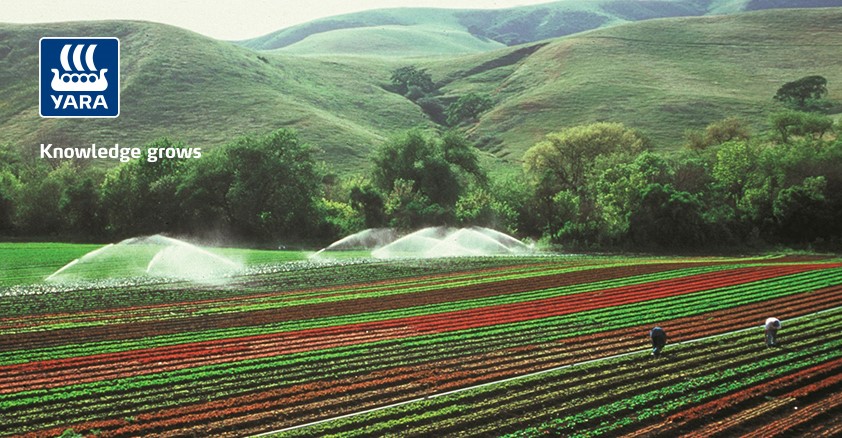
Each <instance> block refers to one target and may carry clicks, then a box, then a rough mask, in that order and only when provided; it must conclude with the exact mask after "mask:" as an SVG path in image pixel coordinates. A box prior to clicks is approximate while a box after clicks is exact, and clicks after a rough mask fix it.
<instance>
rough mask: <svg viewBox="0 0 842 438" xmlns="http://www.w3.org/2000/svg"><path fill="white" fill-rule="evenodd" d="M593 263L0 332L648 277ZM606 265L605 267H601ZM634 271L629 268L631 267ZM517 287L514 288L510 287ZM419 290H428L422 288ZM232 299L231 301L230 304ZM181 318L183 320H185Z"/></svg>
mask: <svg viewBox="0 0 842 438" xmlns="http://www.w3.org/2000/svg"><path fill="white" fill-rule="evenodd" d="M671 267H673V266H672V265H655V266H651V267H649V269H641V268H640V267H634V268H633V269H634V270H643V272H646V271H647V270H649V271H654V272H659V271H665V270H669V269H670V268H671ZM592 269H595V267H592V266H588V267H584V268H567V267H563V268H559V269H546V268H545V269H544V270H543V271H537V272H536V271H534V270H531V271H527V272H526V273H524V272H516V273H514V274H511V273H507V274H504V275H499V274H497V275H492V276H488V277H483V276H480V277H479V278H478V279H466V278H462V276H459V278H456V279H453V280H452V281H448V282H446V283H442V282H441V280H438V279H436V280H432V281H430V280H428V281H427V282H421V283H419V282H417V281H412V282H409V284H403V285H386V286H378V287H374V288H372V287H370V286H364V285H359V287H360V289H359V290H355V289H353V288H351V289H345V288H343V289H341V290H338V291H331V293H328V294H327V295H325V293H324V292H323V291H321V290H320V291H319V292H317V294H318V295H317V296H315V297H313V296H306V295H305V296H304V297H300V296H299V294H296V295H295V296H290V295H288V294H283V293H281V294H274V295H265V294H264V295H260V296H259V297H257V299H258V300H261V301H262V302H257V303H255V302H249V301H248V299H243V300H240V299H237V300H225V301H222V302H220V301H212V302H208V301H204V302H200V303H198V305H196V304H189V305H183V304H179V305H177V306H174V307H171V306H163V307H162V306H158V307H155V308H151V309H150V308H148V307H144V308H140V309H128V310H125V311H124V310H119V309H117V310H112V311H110V312H107V313H102V312H97V313H95V314H93V315H84V314H82V315H79V314H70V315H59V316H57V317H53V319H52V320H51V319H50V317H49V316H47V317H46V318H45V319H44V320H43V321H42V320H41V319H39V320H38V322H37V323H36V324H26V323H25V322H21V321H19V320H10V321H7V324H8V325H7V327H6V328H5V329H4V328H2V327H0V336H2V335H3V334H15V335H17V334H21V333H26V332H28V331H36V330H37V331H39V332H40V331H44V330H60V329H72V328H84V327H99V326H103V325H111V324H126V323H138V322H143V321H154V326H156V327H160V326H161V324H162V323H163V322H168V323H169V325H177V324H179V323H181V324H184V323H187V324H190V323H191V322H192V320H194V319H195V318H197V317H206V316H209V315H212V314H220V313H243V312H255V311H271V312H272V313H273V314H277V312H276V311H278V310H281V309H284V308H289V307H296V306H308V305H318V304H328V305H330V306H331V307H333V308H336V307H338V305H339V304H338V302H342V301H353V300H360V301H363V300H364V299H375V300H382V299H384V298H390V299H391V301H393V302H399V301H401V300H404V299H405V298H404V297H401V296H397V297H393V295H403V294H413V293H419V294H421V293H423V292H436V293H438V294H439V295H440V296H441V297H442V300H452V299H453V294H454V293H453V292H454V290H456V289H459V291H460V295H464V294H466V293H467V294H470V290H469V289H473V290H476V291H485V292H484V294H485V295H486V296H487V295H491V294H494V291H495V290H497V291H499V290H504V291H508V290H510V289H511V287H512V286H513V285H517V284H526V283H525V281H524V280H527V279H529V280H531V281H530V282H529V284H535V285H536V286H538V285H543V286H538V287H539V288H540V287H551V286H559V285H569V284H584V283H590V282H592V281H593V280H594V279H595V277H596V278H599V277H600V276H605V277H606V278H608V279H612V278H614V279H616V278H621V279H623V280H624V281H625V282H626V283H625V284H628V283H629V282H634V281H651V280H647V279H646V278H643V279H638V278H635V277H639V276H634V277H631V276H630V275H629V273H630V271H631V269H632V268H629V267H620V269H619V270H608V269H606V268H604V267H603V268H600V271H601V272H599V273H596V275H594V273H591V272H588V271H590V270H592ZM603 269H605V271H602V270H603ZM714 269H724V268H722V267H719V268H716V267H713V268H710V267H695V268H688V269H687V270H686V271H688V272H682V271H674V273H673V274H672V275H689V274H690V273H694V272H706V271H708V270H714ZM631 272H633V271H631ZM559 274H569V275H559ZM594 287H601V286H600V285H594ZM514 292H516V290H515V291H514ZM422 295H425V296H427V295H429V294H422ZM232 303H233V304H232ZM220 304H221V306H220ZM173 319H178V320H182V321H174V322H171V321H170V320H173ZM184 320H186V321H184Z"/></svg>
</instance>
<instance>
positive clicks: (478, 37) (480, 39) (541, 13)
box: [239, 0, 842, 56]
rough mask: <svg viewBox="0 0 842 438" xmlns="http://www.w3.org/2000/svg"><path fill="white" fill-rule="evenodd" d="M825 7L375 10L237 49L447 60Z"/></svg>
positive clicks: (690, 4) (813, 2)
mask: <svg viewBox="0 0 842 438" xmlns="http://www.w3.org/2000/svg"><path fill="white" fill-rule="evenodd" d="M828 6H842V0H561V1H556V2H552V3H545V4H540V5H532V6H522V7H515V8H506V9H491V10H483V9H429V8H401V9H380V10H374V11H364V12H357V13H353V14H345V15H338V16H334V17H328V18H323V19H319V20H314V21H311V22H308V23H304V24H301V25H297V26H292V27H289V28H286V29H281V30H279V31H277V32H273V33H270V34H268V35H264V36H261V37H258V38H253V39H250V40H246V41H241V42H239V44H242V45H243V46H245V47H249V48H253V49H257V50H273V49H281V48H288V47H289V48H290V49H292V50H293V51H294V52H295V53H308V54H324V53H344V54H370V55H376V54H383V53H384V52H385V53H386V54H390V55H399V56H416V55H418V54H428V53H429V54H441V55H446V54H451V53H466V52H470V51H480V50H488V49H490V48H494V46H493V45H489V43H490V42H496V43H498V44H504V45H517V44H523V43H529V42H534V41H540V40H544V39H549V38H556V37H560V36H565V35H571V34H574V33H578V32H583V31H587V30H592V29H598V28H602V27H608V26H614V25H618V24H624V23H629V22H633V21H640V20H648V19H653V18H666V17H689V16H702V15H712V14H732V13H737V12H743V11H747V10H759V9H769V8H792V7H799V8H808V7H828ZM400 28H404V30H405V32H404V33H399V32H398V29H400ZM428 34H432V35H428ZM418 38H420V41H422V43H421V45H420V47H423V49H420V50H419V47H415V44H414V43H415V40H416V39H418ZM431 42H432V43H434V44H435V45H430V43H431ZM296 46H297V47H296ZM293 47H295V48H294V49H293ZM401 47H403V48H406V49H407V50H404V51H402V50H400V48H401ZM384 48H385V50H384Z"/></svg>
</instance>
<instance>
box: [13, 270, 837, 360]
mask: <svg viewBox="0 0 842 438" xmlns="http://www.w3.org/2000/svg"><path fill="white" fill-rule="evenodd" d="M824 267H825V266H813V265H809V266H801V265H798V266H783V267H765V268H743V270H740V269H736V270H731V271H723V273H722V275H723V276H727V275H737V274H741V275H746V274H747V272H746V270H752V269H753V270H758V272H759V271H762V272H764V273H765V274H763V275H767V276H778V275H785V274H787V273H792V272H797V271H803V270H810V269H821V268H824ZM696 269H704V268H694V269H688V270H679V271H667V272H660V273H655V274H644V275H637V276H632V277H627V278H620V279H614V280H604V281H594V282H592V283H574V284H573V285H571V286H563V287H551V288H549V289H538V290H531V289H534V288H536V287H540V284H535V283H534V282H533V281H529V280H521V283H520V284H519V286H517V287H518V289H516V290H515V291H512V287H513V285H512V284H507V285H505V286H499V285H498V286H499V287H492V286H484V287H479V288H478V289H479V290H480V291H481V293H482V295H483V297H481V298H474V299H470V298H468V295H469V294H468V293H467V292H465V290H464V289H463V290H455V291H446V293H443V294H437V295H436V296H435V297H434V299H433V300H430V298H431V297H430V295H429V294H423V295H422V296H420V297H418V299H415V300H409V301H407V300H382V299H380V300H369V301H365V302H364V303H361V302H358V301H354V304H355V306H354V307H350V308H349V307H348V306H345V307H337V306H326V307H320V308H313V307H306V306H305V307H301V308H297V309H296V308H293V309H289V310H288V311H287V312H274V311H273V312H268V313H267V314H266V318H267V320H261V319H259V318H257V316H256V315H254V314H251V315H248V316H246V315H242V314H231V315H218V318H217V320H216V321H217V322H216V323H215V324H217V325H221V326H223V327H225V326H233V327H231V328H219V329H213V328H211V329H208V330H203V331H200V332H195V331H192V330H195V325H191V322H193V321H194V319H191V320H189V321H162V322H160V323H158V324H133V325H119V326H115V327H107V326H106V327H99V328H97V329H96V331H95V332H91V331H82V332H79V331H73V330H68V331H66V332H65V331H60V332H56V333H52V334H51V336H49V337H45V336H43V335H38V336H37V337H28V336H22V335H17V336H11V337H8V336H7V337H6V338H5V339H4V338H3V337H0V349H5V350H12V351H9V352H4V353H0V364H11V363H20V362H27V361H35V360H49V359H59V358H62V357H74V356H87V355H93V354H100V353H109V352H116V351H124V350H137V349H141V348H151V347H160V346H165V345H175V344H180V343H193V342H200V341H205V340H213V339H219V338H241V337H248V336H259V335H266V334H271V333H279V332H289V331H298V330H307V329H311V328H317V327H325V326H341V325H347V324H356V323H363V322H372V321H382V320H388V319H395V318H400V317H406V316H421V315H427V314H432V313H446V312H455V311H460V310H468V309H476V308H482V307H487V306H496V305H502V304H510V303H518V302H524V301H536V300H540V299H546V298H553V297H559V296H562V295H572V294H577V293H583V292H595V291H600V290H602V289H607V288H618V287H622V286H628V285H640V286H641V287H650V288H653V289H654V288H657V287H658V285H659V283H654V282H656V281H659V280H664V279H670V278H676V277H679V276H680V275H682V274H683V275H691V274H693V273H696ZM693 278H694V277H688V279H687V280H686V281H692V280H693ZM758 278H759V277H758ZM679 280H680V279H679ZM743 281H744V280H743ZM518 290H520V292H518ZM466 298H467V299H466ZM448 300H449V301H448ZM425 301H433V304H425ZM352 309H353V310H352ZM379 309H384V310H379ZM334 315H335V316H334ZM210 318H211V317H210V316H208V315H205V316H204V317H203V318H195V319H199V320H200V321H201V323H202V324H204V325H207V324H209V321H208V320H209V319H210ZM296 318H306V319H297V320H296ZM277 320H281V321H283V322H274V321H277ZM284 320H288V322H286V321H284ZM194 324H195V323H194ZM252 324H259V325H258V326H254V325H252ZM191 329H192V330H191ZM162 332H163V333H168V332H169V333H173V334H159V333H162ZM33 335H36V334H33ZM79 337H82V338H84V339H88V340H89V341H88V342H86V343H85V344H84V345H78V344H77V341H76V339H78V338H79ZM97 337H104V338H106V339H108V338H112V337H116V338H118V339H120V341H116V340H115V341H108V340H106V341H94V340H95V339H97ZM128 338H139V339H128ZM43 343H48V344H50V345H56V344H58V345H59V346H57V347H47V348H37V345H39V344H43ZM4 344H5V346H4ZM16 344H18V345H19V346H18V347H17V348H18V349H19V350H17V351H15V345H16ZM62 344H65V345H62ZM21 348H26V350H25V351H24V350H20V349H21Z"/></svg>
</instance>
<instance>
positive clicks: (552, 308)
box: [3, 277, 733, 378]
mask: <svg viewBox="0 0 842 438" xmlns="http://www.w3.org/2000/svg"><path fill="white" fill-rule="evenodd" d="M696 280H702V278H699V277H696ZM732 280H733V278H732ZM698 283H699V284H705V283H704V282H702V281H699V282H698ZM691 286H695V284H693V283H691ZM633 291H634V292H635V293H642V294H645V295H646V296H645V299H653V298H654V297H656V296H657V295H656V296H653V295H651V294H649V293H648V290H645V289H644V290H640V289H638V288H618V289H614V290H605V291H600V292H598V294H597V295H598V296H591V295H589V294H582V295H572V296H566V297H565V298H566V299H564V300H561V298H562V297H559V298H556V299H554V300H545V301H543V302H539V303H536V302H526V303H518V304H512V305H507V306H491V307H484V308H479V309H473V310H471V311H469V312H466V311H461V312H458V313H447V314H434V315H423V316H419V317H405V318H399V319H395V320H390V321H376V322H371V323H363V324H352V325H345V326H337V327H324V328H318V329H310V330H306V331H298V332H294V333H287V334H278V335H273V336H261V337H253V338H249V339H244V338H236V339H224V340H215V341H209V342H204V343H196V344H193V345H186V346H185V345H182V346H178V347H172V348H159V349H156V350H153V351H154V353H155V354H154V355H152V356H151V357H149V358H148V359H146V358H144V355H143V354H142V352H126V353H115V354H111V355H100V356H97V357H94V359H97V360H98V361H100V362H105V363H112V362H115V361H118V360H120V359H121V358H122V357H125V358H126V359H127V360H131V362H132V363H133V364H138V365H140V364H144V363H150V362H158V363H159V364H160V362H161V361H168V360H170V359H174V358H176V359H183V358H190V357H195V358H200V359H202V358H204V359H206V358H207V355H208V352H213V354H214V355H220V354H224V353H238V352H242V351H249V352H252V353H254V350H255V348H257V347H259V346H260V345H266V344H269V345H274V346H275V348H274V350H273V351H272V353H274V354H283V353H290V352H295V344H303V345H306V346H307V347H308V349H318V348H320V347H319V344H320V343H322V344H327V345H326V347H329V346H331V345H341V344H342V343H343V342H345V343H348V342H349V340H348V336H351V337H360V338H361V339H360V340H358V341H353V340H351V341H350V342H351V343H362V342H364V341H365V339H369V340H370V339H372V338H374V337H376V336H381V337H384V338H392V339H394V338H403V337H409V336H418V335H423V334H429V333H440V332H445V331H453V330H459V329H466V328H476V327H482V326H486V325H493V324H503V323H507V322H518V321H526V320H531V319H540V318H542V317H545V316H559V315H564V314H567V313H575V312H577V311H581V310H587V309H592V308H600V307H603V306H605V307H610V306H616V305H618V304H622V303H623V302H638V301H641V300H642V298H644V297H641V298H637V299H634V298H633V297H632V298H630V296H631V295H632V292H633ZM690 291H693V289H690ZM676 292H682V293H683V292H687V290H686V289H678V290H672V291H671V290H669V289H667V288H663V290H662V291H661V293H662V294H663V293H676ZM676 294H677V293H676ZM660 296H664V295H660ZM559 300H561V301H559ZM576 303H583V304H585V306H586V307H580V306H581V304H578V305H577V304H576ZM461 321H466V322H461ZM361 333H365V335H364V336H361V335H360V334H361ZM337 338H338V339H337ZM343 338H344V339H345V341H343V340H342V339H343ZM319 339H324V340H323V341H321V342H320V341H319ZM255 344H257V345H255ZM290 344H292V345H290ZM277 345H283V347H277ZM321 348H325V347H321ZM168 350H172V351H168ZM191 351H193V352H195V353H191ZM136 353H139V354H136ZM88 360H89V359H86V358H80V359H77V360H60V361H56V364H57V365H60V367H62V368H67V369H70V370H72V371H73V372H74V373H78V372H79V371H80V367H82V366H84V364H85V362H86V361H88ZM51 368H52V367H50V364H49V363H44V362H38V363H34V364H32V365H21V366H17V367H16V366H6V367H3V369H4V371H5V373H4V374H6V375H8V376H9V377H10V378H16V377H15V376H16V374H18V373H20V372H29V371H30V370H32V369H36V370H38V371H43V370H47V369H51Z"/></svg>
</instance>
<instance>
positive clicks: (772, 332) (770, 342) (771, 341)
mask: <svg viewBox="0 0 842 438" xmlns="http://www.w3.org/2000/svg"><path fill="white" fill-rule="evenodd" d="M764 327H765V329H766V346H767V347H774V346H775V345H777V341H776V337H777V336H778V330H780V329H781V321H780V320H779V319H778V318H775V317H769V318H767V319H766V324H765V326H764Z"/></svg>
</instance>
